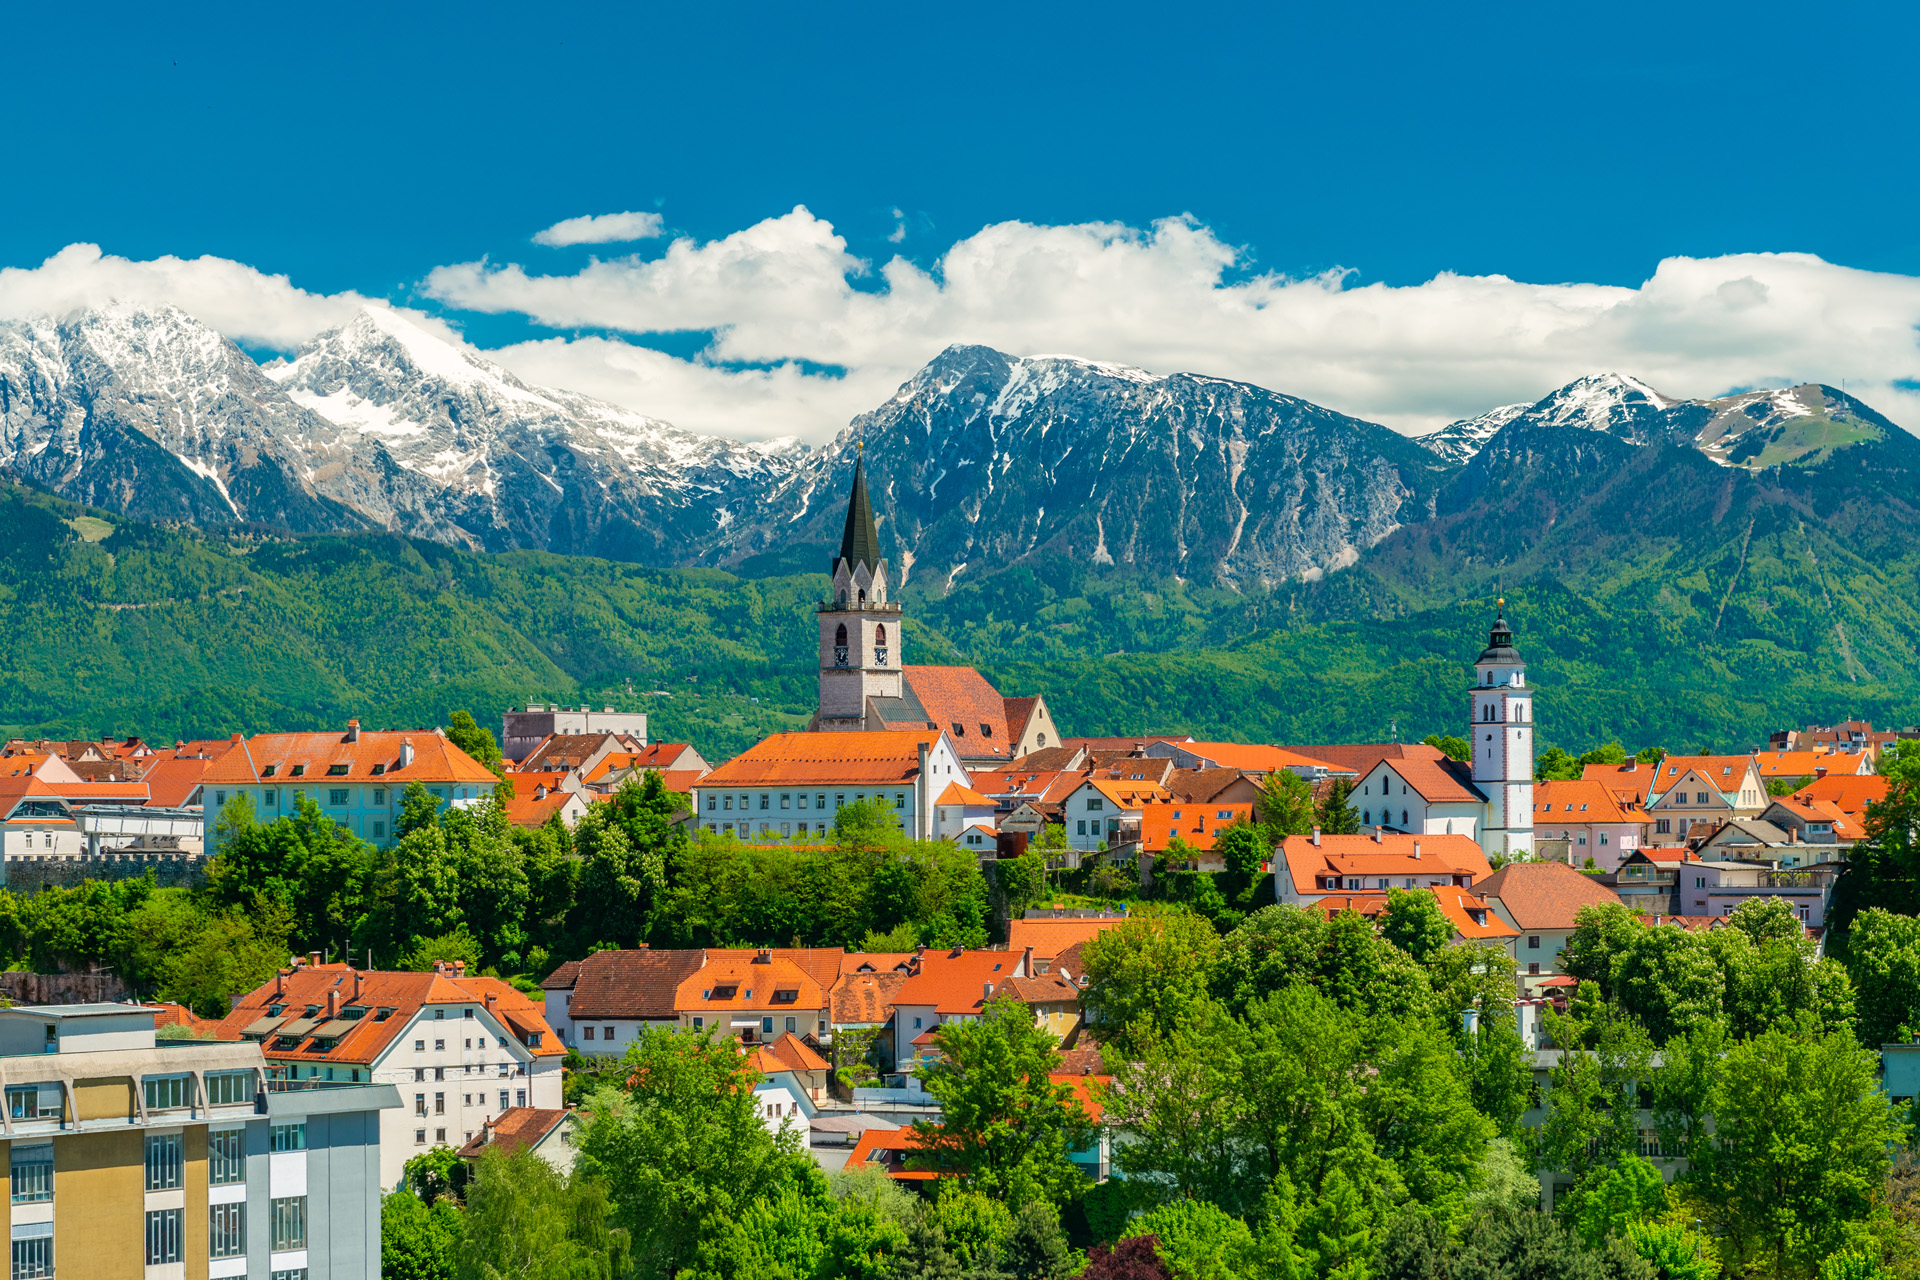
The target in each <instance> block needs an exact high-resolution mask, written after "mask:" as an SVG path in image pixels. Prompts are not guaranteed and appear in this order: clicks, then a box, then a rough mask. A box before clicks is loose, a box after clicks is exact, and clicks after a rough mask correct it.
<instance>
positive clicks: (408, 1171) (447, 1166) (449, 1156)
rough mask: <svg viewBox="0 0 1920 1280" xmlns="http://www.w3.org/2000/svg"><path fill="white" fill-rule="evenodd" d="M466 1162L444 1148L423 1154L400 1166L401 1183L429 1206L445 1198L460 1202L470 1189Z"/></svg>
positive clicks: (433, 1149) (430, 1150)
mask: <svg viewBox="0 0 1920 1280" xmlns="http://www.w3.org/2000/svg"><path fill="white" fill-rule="evenodd" d="M467 1174H468V1169H467V1162H466V1161H464V1160H462V1159H461V1158H460V1153H459V1152H458V1151H455V1150H454V1149H453V1148H452V1147H449V1146H446V1145H445V1144H442V1145H440V1146H437V1147H432V1148H429V1149H428V1150H426V1151H422V1152H421V1153H420V1154H419V1155H417V1156H414V1157H413V1158H412V1159H410V1160H408V1161H407V1162H406V1163H405V1164H404V1165H402V1166H400V1182H401V1185H402V1186H404V1187H405V1188H406V1189H407V1190H409V1191H411V1192H413V1194H414V1195H416V1196H418V1197H420V1199H421V1200H422V1201H424V1202H425V1203H427V1204H432V1203H433V1202H434V1201H436V1200H438V1199H440V1198H442V1197H443V1196H444V1197H450V1198H452V1199H454V1200H456V1201H457V1200H459V1199H461V1198H462V1196H463V1195H464V1194H465V1192H466V1189H467Z"/></svg>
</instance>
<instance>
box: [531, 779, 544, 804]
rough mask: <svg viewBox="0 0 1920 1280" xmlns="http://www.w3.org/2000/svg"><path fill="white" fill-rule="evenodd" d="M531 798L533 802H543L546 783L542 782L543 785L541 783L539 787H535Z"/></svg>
mask: <svg viewBox="0 0 1920 1280" xmlns="http://www.w3.org/2000/svg"><path fill="white" fill-rule="evenodd" d="M533 798H534V799H535V800H545V799H546V798H547V784H546V783H544V782H543V783H541V784H540V785H539V786H537V787H535V788H534V789H533Z"/></svg>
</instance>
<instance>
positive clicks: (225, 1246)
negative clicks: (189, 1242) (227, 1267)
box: [207, 1200, 247, 1258]
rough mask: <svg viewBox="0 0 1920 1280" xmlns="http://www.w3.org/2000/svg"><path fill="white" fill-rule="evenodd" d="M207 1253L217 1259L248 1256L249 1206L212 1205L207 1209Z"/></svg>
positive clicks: (235, 1203)
mask: <svg viewBox="0 0 1920 1280" xmlns="http://www.w3.org/2000/svg"><path fill="white" fill-rule="evenodd" d="M207 1252H208V1253H209V1254H211V1255H212V1256H213V1257H216V1258H244V1257H246V1256H247V1205H246V1202H245V1201H244V1200H237V1201H235V1202H234V1203H232V1204H216V1205H210V1206H208V1209H207Z"/></svg>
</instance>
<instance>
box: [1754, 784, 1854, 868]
mask: <svg viewBox="0 0 1920 1280" xmlns="http://www.w3.org/2000/svg"><path fill="white" fill-rule="evenodd" d="M1760 821H1762V822H1766V823H1771V824H1772V825H1773V826H1775V827H1778V828H1779V829H1780V830H1782V831H1784V832H1786V833H1788V834H1789V835H1790V836H1791V837H1792V838H1793V839H1794V841H1795V842H1797V843H1799V844H1823V845H1833V846H1834V851H1833V852H1834V856H1836V857H1838V856H1841V853H1840V851H1841V850H1843V849H1844V848H1845V847H1846V846H1847V845H1850V844H1852V843H1853V842H1854V841H1856V840H1858V839H1860V837H1861V836H1862V835H1864V834H1865V832H1864V831H1862V830H1861V828H1860V824H1859V823H1858V822H1856V821H1855V820H1854V819H1853V818H1851V817H1848V816H1847V813H1846V811H1845V810H1843V809H1841V808H1840V807H1839V806H1838V805H1836V804H1834V803H1833V802H1832V801H1831V800H1812V799H1803V798H1801V797H1800V796H1798V795H1793V796H1780V797H1776V798H1775V799H1774V802H1773V803H1772V804H1770V805H1768V806H1767V807H1766V810H1765V812H1763V813H1762V814H1761V815H1760Z"/></svg>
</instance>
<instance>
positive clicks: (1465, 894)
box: [1424, 863, 1524, 960]
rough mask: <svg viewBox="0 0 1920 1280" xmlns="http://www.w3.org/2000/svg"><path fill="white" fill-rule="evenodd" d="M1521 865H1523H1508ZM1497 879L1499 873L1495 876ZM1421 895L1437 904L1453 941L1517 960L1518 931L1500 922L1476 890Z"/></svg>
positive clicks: (1444, 889) (1440, 888)
mask: <svg viewBox="0 0 1920 1280" xmlns="http://www.w3.org/2000/svg"><path fill="white" fill-rule="evenodd" d="M1510 865H1516V866H1517V865H1524V864H1518V863H1515V864H1510ZM1494 874H1495V875H1498V874H1499V872H1495V873H1494ZM1424 892H1427V893H1430V894H1432V895H1433V899H1434V901H1435V902H1437V903H1439V904H1440V914H1441V915H1443V916H1445V917H1446V918H1447V923H1449V924H1451V925H1452V926H1453V941H1455V942H1471V943H1473V944H1474V945H1476V946H1481V947H1488V948H1491V949H1492V950H1495V951H1500V952H1503V953H1505V954H1506V955H1507V957H1508V958H1509V959H1514V960H1517V959H1518V958H1519V943H1520V930H1519V929H1518V928H1517V927H1515V926H1514V924H1513V923H1512V922H1511V921H1509V920H1505V919H1503V918H1501V916H1500V913H1499V911H1498V910H1497V909H1496V908H1494V907H1493V906H1492V905H1491V904H1489V903H1488V902H1487V900H1486V899H1485V898H1482V897H1480V896H1479V891H1478V890H1477V889H1461V888H1455V887H1454V886H1452V885H1436V886H1434V887H1433V888H1431V889H1427V890H1425V891H1424Z"/></svg>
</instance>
